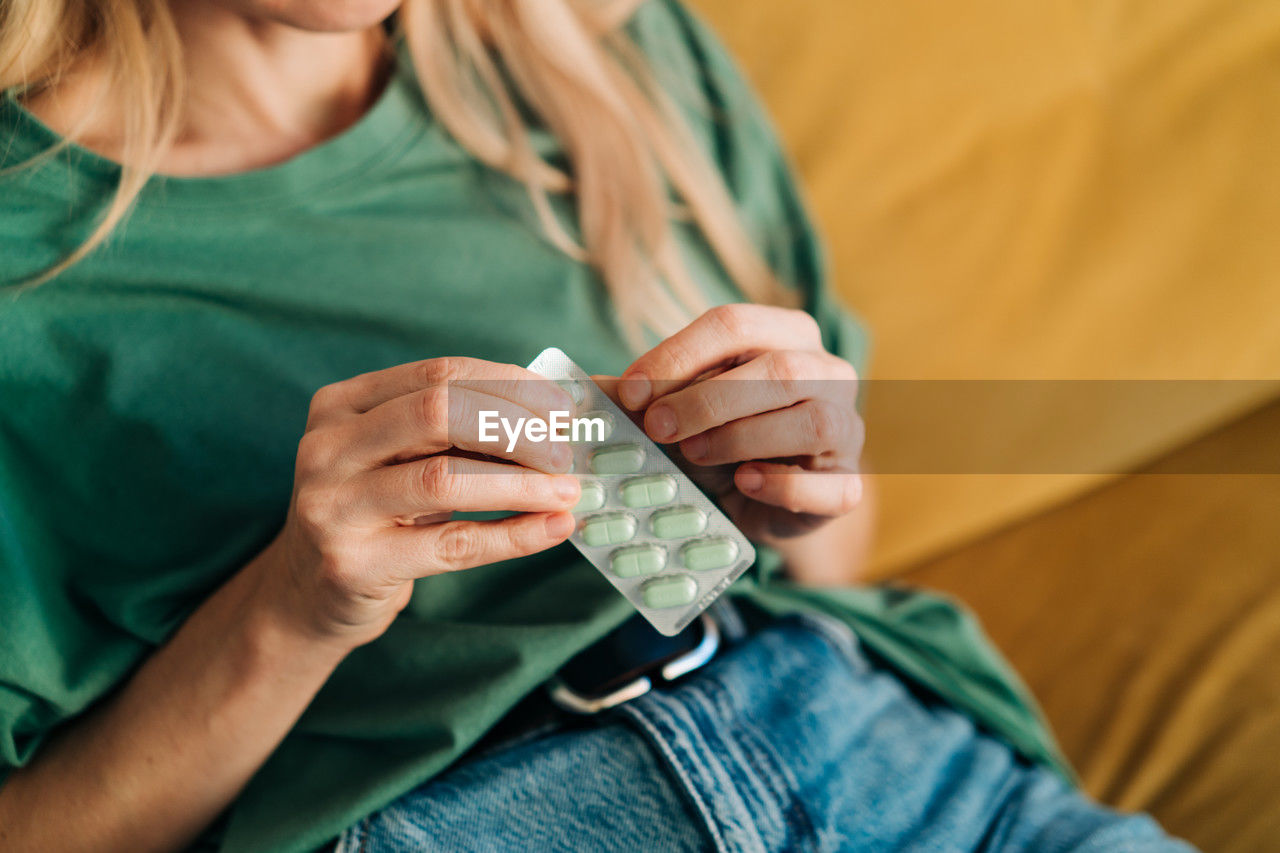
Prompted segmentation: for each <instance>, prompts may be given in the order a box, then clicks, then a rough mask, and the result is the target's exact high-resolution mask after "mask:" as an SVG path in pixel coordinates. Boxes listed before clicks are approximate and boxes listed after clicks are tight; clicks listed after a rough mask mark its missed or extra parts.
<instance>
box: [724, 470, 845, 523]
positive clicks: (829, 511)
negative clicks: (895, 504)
mask: <svg viewBox="0 0 1280 853" xmlns="http://www.w3.org/2000/svg"><path fill="white" fill-rule="evenodd" d="M733 484H734V485H735V486H737V488H738V491H740V492H742V493H743V494H744V495H746V496H747V497H749V498H751V499H752V500H755V501H759V502H760V503H765V504H769V505H771V506H776V507H781V508H783V509H785V510H788V511H790V512H794V513H807V514H810V515H821V516H826V517H829V518H834V517H835V516H839V515H844V514H846V513H848V512H852V511H853V509H854V508H855V507H857V505H858V503H859V502H860V501H861V500H862V477H861V476H860V475H859V474H856V473H853V472H850V471H845V470H839V469H831V470H828V471H809V470H806V469H804V468H801V467H800V466H798V465H783V464H780V463H776V462H748V463H746V464H744V465H740V466H738V470H737V471H735V472H734V475H733Z"/></svg>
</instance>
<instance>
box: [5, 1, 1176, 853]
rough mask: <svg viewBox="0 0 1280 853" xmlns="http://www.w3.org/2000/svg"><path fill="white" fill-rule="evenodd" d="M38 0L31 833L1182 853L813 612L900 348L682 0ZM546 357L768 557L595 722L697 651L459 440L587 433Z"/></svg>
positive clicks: (28, 89) (553, 473) (926, 675)
mask: <svg viewBox="0 0 1280 853" xmlns="http://www.w3.org/2000/svg"><path fill="white" fill-rule="evenodd" d="M0 10H2V14H3V19H2V21H3V23H2V25H0V86H3V88H4V89H5V90H6V101H5V104H4V108H3V109H4V112H3V124H2V127H3V131H2V132H3V134H4V140H3V145H0V150H3V151H4V152H5V153H4V161H3V165H4V167H6V169H7V171H6V172H5V174H4V177H3V178H2V180H3V186H4V195H3V197H4V200H5V203H4V206H3V210H0V263H2V264H3V269H2V271H3V279H4V281H5V283H6V284H5V297H6V302H5V304H4V308H3V315H2V319H0V323H2V324H3V326H2V329H3V334H2V335H0V354H2V355H0V365H2V366H0V392H2V393H3V398H4V400H5V405H4V407H3V413H0V425H2V426H3V432H0V452H2V453H3V454H4V455H3V468H2V469H0V499H2V500H3V504H2V505H3V507H4V511H5V516H4V524H3V526H2V527H0V565H2V566H3V570H4V577H3V585H2V586H3V591H0V614H2V615H3V624H4V625H5V631H4V646H3V654H0V735H2V738H0V757H2V758H3V764H0V767H3V768H4V770H5V771H6V773H7V776H6V778H5V779H4V782H3V785H0V840H3V844H0V846H3V847H4V849H23V850H26V849H31V850H64V849H66V850H76V849H92V850H109V849H120V850H142V849H148V850H149V849H174V848H179V847H183V846H187V845H192V844H197V845H207V846H210V847H223V848H226V849H236V850H294V849H297V850H303V849H309V848H313V847H316V846H320V845H324V844H327V843H332V842H334V840H335V839H336V843H337V845H338V847H339V848H340V849H343V850H356V849H359V850H370V851H382V850H394V849H426V848H435V847H438V848H441V849H465V848H474V849H530V848H546V849H575V850H576V849H610V848H613V849H636V848H647V849H710V848H714V849H734V850H736V849H753V850H755V849H777V850H781V849H793V848H794V849H800V848H805V849H807V848H809V847H820V848H823V849H893V848H899V847H911V846H915V847H930V848H935V849H972V848H977V847H995V848H1028V849H1031V848H1034V849H1039V848H1041V847H1058V848H1062V849H1076V848H1079V849H1108V850H1109V849H1115V848H1117V846H1124V847H1125V849H1152V850H1166V849H1170V850H1172V849H1182V847H1181V846H1180V845H1178V844H1177V843H1175V842H1172V841H1170V840H1168V839H1166V838H1164V837H1163V836H1162V835H1161V834H1160V832H1159V830H1158V829H1157V828H1155V826H1154V824H1152V823H1151V822H1150V821H1149V820H1147V819H1145V818H1140V817H1122V816H1119V815H1115V814H1112V813H1110V812H1107V811H1106V810H1104V809H1101V808H1099V807H1097V806H1094V805H1092V804H1090V803H1088V802H1087V801H1085V800H1084V799H1083V798H1081V797H1080V796H1079V795H1078V794H1076V793H1074V792H1073V791H1072V789H1071V788H1070V786H1069V785H1068V784H1066V783H1065V782H1064V781H1062V779H1061V778H1060V777H1061V774H1062V773H1065V771H1064V769H1063V766H1062V764H1061V763H1060V761H1059V759H1058V758H1057V756H1056V753H1055V751H1054V748H1053V745H1052V743H1051V741H1050V739H1049V737H1048V735H1047V734H1046V733H1045V732H1044V730H1043V728H1042V726H1041V725H1040V723H1039V721H1038V718H1037V717H1036V714H1035V711H1034V709H1033V708H1032V706H1031V705H1030V703H1029V701H1028V700H1027V699H1026V698H1025V696H1024V694H1023V693H1022V691H1021V688H1020V687H1018V685H1017V683H1016V681H1015V680H1014V679H1013V677H1012V676H1011V675H1010V674H1009V673H1008V671H1007V669H1005V668H1004V666H1003V665H1002V664H1001V662H1000V661H999V659H998V658H997V657H995V655H994V654H993V653H992V652H991V651H990V650H989V649H988V647H987V646H985V645H984V644H983V642H982V641H981V640H980V639H979V638H978V634H977V633H976V632H975V631H974V630H973V627H972V626H971V625H970V624H969V623H968V622H967V621H966V619H965V618H964V617H963V616H962V615H961V614H959V613H958V612H957V611H955V610H954V609H953V608H951V607H950V606H949V605H947V604H946V603H944V602H940V601H937V600H935V599H932V598H928V597H925V596H920V595H912V594H907V593H900V592H898V593H892V592H886V591H879V590H866V589H863V590H856V589H843V590H832V591H829V592H819V591H816V590H814V589H811V588H807V587H804V586H802V585H792V584H790V583H788V582H787V581H785V580H783V578H782V575H783V574H784V573H785V574H786V575H789V576H790V577H791V578H793V579H795V580H798V581H801V582H804V581H833V580H835V581H839V580H847V578H842V577H841V575H842V574H843V573H844V572H843V570H842V569H841V567H842V566H848V565H851V564H852V563H853V554H854V553H855V551H856V548H857V546H858V540H859V536H860V526H859V525H860V522H859V515H858V513H856V512H853V509H854V507H855V506H856V504H857V503H858V498H859V496H860V491H861V486H860V483H859V481H858V478H857V474H856V473H855V472H856V467H855V466H856V461H857V459H856V457H857V445H858V443H859V440H858V429H859V427H858V422H857V415H856V411H855V409H854V403H855V394H854V392H853V388H854V382H853V376H854V373H853V369H852V367H851V366H850V362H851V361H853V362H856V361H859V360H860V358H861V355H862V351H861V347H862V338H861V336H860V333H859V332H858V330H857V329H856V327H854V326H853V325H852V324H851V322H850V321H849V320H848V319H847V318H846V317H844V316H843V315H842V314H841V313H840V311H839V310H838V309H837V308H836V307H835V306H834V305H833V303H832V302H831V300H830V297H829V296H828V294H827V293H826V291H825V290H824V284H823V273H822V268H821V263H820V258H819V252H818V249H817V247H816V244H815V240H814V236H813V232H812V230H811V228H810V226H809V224H808V222H807V220H806V219H805V217H804V214H803V212H802V210H801V207H800V205H799V203H798V201H797V197H796V193H795V188H794V185H793V183H792V181H791V178H790V177H789V175H788V173H787V170H786V169H785V167H784V166H783V165H782V161H781V158H780V156H779V154H778V151H777V148H776V144H775V142H774V140H773V138H772V136H771V134H770V132H769V130H768V128H767V125H766V123H765V121H764V120H763V118H762V117H761V115H760V114H759V112H758V109H757V107H756V106H755V105H754V104H753V103H752V102H751V101H750V99H749V97H748V96H747V94H746V90H745V88H744V86H743V84H742V82H741V81H740V80H739V79H738V77H737V76H736V74H735V73H734V72H733V70H732V69H731V66H730V64H729V62H728V61H727V59H726V58H725V57H724V56H723V54H722V53H721V51H720V48H719V47H718V46H717V45H716V44H715V42H714V41H713V40H712V39H711V38H710V37H709V36H708V34H707V33H706V32H705V31H703V30H702V29H701V28H700V27H699V26H698V25H697V23H696V22H694V21H693V20H691V19H690V17H689V16H688V14H687V13H686V12H685V11H684V10H683V9H682V8H681V7H680V6H679V5H677V4H676V3H675V2H674V0H651V2H648V3H643V4H642V3H639V2H635V0H618V1H617V2H605V0H409V2H405V3H404V4H403V5H401V4H399V3H397V2H395V0H340V2H339V1H338V0H330V2H323V3H321V2H308V0H171V1H170V2H163V0H102V2H99V3H97V4H82V3H76V2H70V0H65V1H64V2H58V0H7V2H5V3H3V4H0ZM388 16H392V18H391V21H390V24H391V25H390V26H387V25H384V23H383V22H384V21H385V20H386V19H387V18H388ZM401 33H402V34H403V39H402V40H401V35H400V34H401ZM742 303H755V304H742ZM712 306H721V307H714V308H713V307H712ZM548 345H562V346H565V347H566V348H567V349H569V350H570V351H571V353H572V354H573V355H574V356H575V358H576V359H577V360H578V361H580V362H582V363H583V364H585V365H587V366H588V367H590V368H591V369H593V370H596V371H599V372H600V373H603V374H613V375H621V376H622V381H621V382H620V383H619V384H617V385H616V390H617V393H618V394H619V395H620V398H621V400H622V401H623V403H624V404H626V406H627V407H628V408H630V409H631V410H633V411H634V412H636V414H637V417H640V418H642V419H643V421H642V422H643V424H644V426H645V428H646V429H647V430H648V431H649V433H650V434H651V435H652V436H653V437H654V438H655V439H656V440H659V441H662V442H664V443H669V444H678V450H679V454H680V455H682V456H683V457H684V458H685V461H686V462H687V463H689V464H690V465H691V467H692V468H693V469H696V470H698V471H699V472H701V473H702V474H706V475H712V479H714V478H715V475H719V480H718V482H719V485H718V486H717V493H718V494H719V496H720V497H721V500H722V503H723V505H724V506H725V507H726V508H727V509H728V510H729V511H730V512H731V514H732V515H733V517H734V519H735V521H737V522H738V524H739V525H740V526H741V527H743V529H744V530H745V531H746V532H748V533H749V534H750V535H752V536H753V537H754V538H756V539H757V540H758V541H760V542H761V543H763V544H765V545H768V546H771V547H770V548H762V549H761V551H762V556H761V558H760V560H759V561H758V564H757V566H756V567H755V568H754V569H753V571H752V573H751V576H750V577H749V578H748V579H746V580H745V581H744V582H742V583H740V584H739V585H738V587H736V588H735V590H734V595H733V596H732V599H733V601H734V602H736V604H733V605H729V606H726V607H723V608H720V609H719V611H718V612H719V616H718V617H717V620H718V621H717V622H716V623H714V624H716V625H718V626H719V630H720V631H721V632H723V633H724V634H725V635H726V640H727V641H728V642H727V648H726V649H725V650H723V651H721V652H720V653H719V654H718V655H716V656H715V657H714V658H713V659H712V660H710V662H708V663H706V664H705V665H704V666H702V667H701V668H699V669H698V670H697V671H694V672H692V673H690V674H688V675H686V676H685V677H683V678H678V679H675V680H674V681H673V682H672V683H670V684H662V685H660V686H659V687H658V688H657V689H655V690H653V691H651V692H649V693H648V694H647V695H644V696H642V697H640V698H638V699H635V700H633V701H629V702H625V703H622V704H618V705H617V706H616V707H614V708H612V709H610V710H608V711H606V712H604V713H602V714H598V715H594V716H584V717H581V718H573V717H570V715H568V714H566V713H563V712H557V711H556V710H555V709H554V708H553V707H550V706H549V705H548V703H547V702H546V701H545V698H544V697H545V693H544V691H542V690H541V686H542V685H543V684H544V683H545V682H547V681H548V679H550V678H552V676H554V675H555V674H556V673H557V672H558V671H562V667H564V666H565V664H566V662H568V661H570V659H573V660H574V661H582V660H584V659H585V658H584V657H583V654H595V655H597V656H598V655H599V654H600V649H602V648H605V647H606V646H604V645H602V644H604V643H607V642H608V638H610V637H612V638H615V639H616V638H617V637H619V636H622V635H620V634H618V633H617V631H615V629H617V630H618V631H624V630H625V631H631V632H632V633H630V634H627V635H626V636H628V637H631V638H632V639H631V640H628V641H627V642H625V643H622V644H621V645H619V646H618V648H619V649H621V651H616V654H615V658H611V659H610V660H612V661H613V662H614V663H617V664H618V665H619V666H621V664H622V663H623V662H625V661H624V660H623V658H624V657H625V655H627V654H633V653H635V651H636V649H647V648H655V649H656V648H658V647H657V646H656V645H654V643H655V642H656V641H655V640H654V638H653V637H652V636H647V637H645V638H644V639H636V638H637V637H639V636H640V635H639V634H636V633H635V630H634V626H633V623H632V622H629V621H628V620H627V617H628V613H629V607H628V606H627V604H626V602H625V601H623V600H622V599H621V598H620V597H618V596H617V595H616V594H615V593H614V592H613V591H612V589H611V588H610V587H609V586H608V585H607V584H606V583H605V582H604V581H603V580H602V579H601V578H600V577H599V576H598V574H596V573H595V572H594V570H592V569H591V568H590V567H589V566H588V565H587V564H586V563H585V562H584V561H582V560H581V559H580V558H578V557H577V556H576V554H575V553H574V552H572V551H571V550H570V549H568V548H567V547H566V546H563V545H562V544H561V543H563V541H564V540H565V538H566V537H567V536H568V535H569V533H570V531H571V528H572V524H573V521H572V516H571V515H570V514H569V513H568V510H569V509H570V508H571V507H572V506H573V505H574V503H575V501H576V500H577V497H578V486H577V482H576V480H575V478H574V477H572V476H567V475H566V473H565V472H566V460H565V459H564V458H563V456H561V455H559V452H558V451H557V450H556V446H554V445H547V444H543V445H528V446H518V447H516V448H515V449H514V450H513V451H512V452H511V453H510V454H507V458H506V459H505V460H503V462H499V461H494V460H493V459H492V458H490V457H489V456H487V455H478V454H477V453H474V452H471V451H475V450H486V448H477V447H474V446H472V445H471V444H469V439H468V438H467V436H466V435H465V429H464V426H465V425H462V424H458V423H450V417H451V412H453V409H452V407H451V406H450V400H451V399H454V400H456V399H459V397H460V395H461V396H466V395H473V396H474V399H475V401H477V402H479V403H486V402H488V403H492V404H493V405H494V406H495V407H496V406H513V407H516V408H518V409H521V410H526V411H528V412H529V413H531V414H538V413H542V412H545V411H548V410H550V409H554V408H557V407H564V406H565V405H566V401H565V400H564V399H563V392H561V391H559V390H558V389H556V388H554V387H553V386H551V385H549V384H548V383H545V382H541V381H537V380H536V377H534V376H532V374H529V373H528V372H527V371H525V370H524V369H523V368H520V367H517V366H516V365H520V364H525V363H527V362H528V361H529V359H530V358H532V356H533V355H534V354H536V353H537V352H538V351H539V350H541V349H542V348H543V347H545V346H548ZM638 354H639V357H638V358H637V355H638ZM720 370H727V371H728V374H729V375H730V376H731V377H735V378H756V379H757V380H759V382H758V384H757V385H756V387H758V388H764V389H772V390H766V391H761V392H757V393H753V394H741V395H725V393H724V389H725V388H726V387H727V386H726V385H725V383H724V382H717V381H716V380H715V379H712V380H709V381H702V382H696V381H695V380H698V379H700V378H705V376H706V375H708V373H713V372H715V371H720ZM726 378H729V377H726ZM796 379H801V380H830V381H822V382H813V383H808V384H806V383H797V382H795V381H791V380H796ZM602 381H604V382H606V384H608V385H609V386H610V387H615V385H614V383H613V381H612V380H602ZM800 387H804V388H807V389H810V390H808V391H805V392H804V393H799V394H797V393H792V391H794V389H796V388H800ZM317 389H318V390H317ZM779 389H782V390H780V391H779ZM773 391H778V393H777V394H774V393H773ZM717 394H720V395H721V396H719V397H716V396H715V395H717ZM299 435H301V441H300V442H299V441H298V436H299ZM491 452H494V453H498V451H491ZM504 463H507V464H504ZM509 463H516V464H514V465H513V464H509ZM290 483H292V488H290ZM471 511H481V512H483V511H507V512H514V513H515V514H513V515H508V516H506V517H503V518H498V519H493V518H483V517H482V518H474V517H473V518H461V519H459V518H454V517H453V515H452V514H453V513H455V512H471ZM556 546H559V547H556ZM785 614H799V615H793V616H791V617H784V615H785ZM619 626H622V627H621V628H620V627H619ZM628 626H632V627H628ZM849 628H853V629H854V630H853V631H852V632H850V631H849V630H848V629H849ZM707 630H711V629H707ZM855 637H856V639H855ZM602 638H605V639H602ZM704 639H705V638H704ZM700 648H701V647H700ZM584 650H586V651H585V652H584ZM677 651H679V650H677ZM686 651H687V650H686ZM580 652H581V653H583V654H579V653H580ZM670 653H671V652H670V650H667V651H664V652H661V654H660V656H659V658H654V659H652V660H642V661H639V663H641V664H644V665H646V666H649V669H648V670H646V671H650V672H652V671H653V667H652V664H653V663H654V661H655V660H659V659H666V657H669V656H670ZM655 654H657V653H655ZM662 656H666V657H662ZM629 663H636V661H629ZM568 671H569V670H567V669H566V670H564V671H562V676H564V673H566V672H568ZM620 672H622V670H621V669H617V670H615V671H612V672H604V673H601V675H602V676H603V677H604V680H608V678H609V677H612V676H616V675H618V674H619V673H620ZM565 677H567V676H565ZM486 733H487V735H486ZM1125 845H1127V846H1125Z"/></svg>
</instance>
